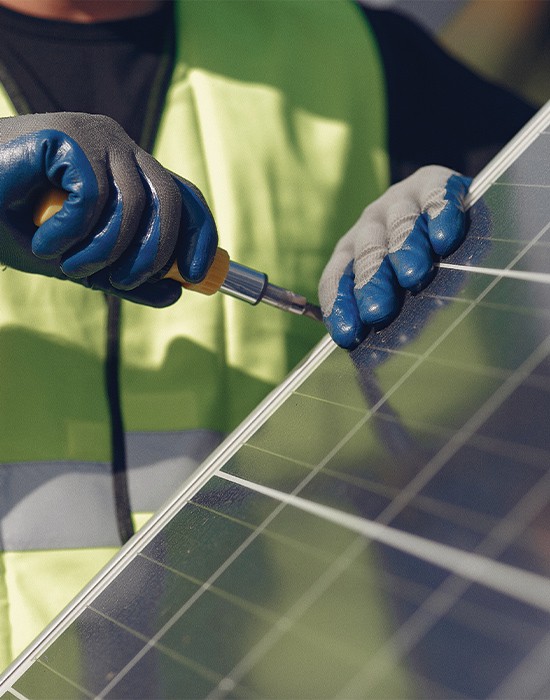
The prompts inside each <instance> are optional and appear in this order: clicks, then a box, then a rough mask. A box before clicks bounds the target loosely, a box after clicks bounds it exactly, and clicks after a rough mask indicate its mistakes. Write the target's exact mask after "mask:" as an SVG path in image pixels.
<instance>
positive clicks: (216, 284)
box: [33, 188, 230, 295]
mask: <svg viewBox="0 0 550 700" xmlns="http://www.w3.org/2000/svg"><path fill="white" fill-rule="evenodd" d="M67 196H68V194H67V192H65V190H62V189H59V188H52V189H51V190H48V191H47V192H46V193H45V194H44V195H43V196H42V197H41V199H40V200H39V202H38V205H37V207H36V209H35V211H34V217H33V221H34V223H35V224H36V225H37V226H41V225H42V224H43V223H44V222H45V221H47V220H48V219H51V217H52V216H53V215H54V214H57V212H58V211H60V209H61V208H62V207H63V204H64V202H65V200H66V199H67ZM229 263H230V260H229V253H228V252H227V251H226V250H224V249H223V248H218V249H217V250H216V254H215V256H214V260H213V261H212V264H211V265H210V267H209V268H208V272H207V273H206V276H205V278H204V279H203V280H201V281H200V282H197V283H196V284H191V283H190V282H187V281H186V280H184V279H183V277H182V276H181V275H180V271H179V269H178V265H177V262H176V261H174V263H173V265H172V267H171V268H170V269H169V270H168V272H167V273H166V274H165V275H164V277H168V278H170V279H172V280H176V282H179V283H180V284H181V286H182V287H185V289H190V290H191V291H193V292H200V293H201V294H206V295H211V294H214V293H215V292H217V291H218V289H219V288H220V287H221V286H222V284H223V283H224V282H225V278H226V277H227V273H228V272H229Z"/></svg>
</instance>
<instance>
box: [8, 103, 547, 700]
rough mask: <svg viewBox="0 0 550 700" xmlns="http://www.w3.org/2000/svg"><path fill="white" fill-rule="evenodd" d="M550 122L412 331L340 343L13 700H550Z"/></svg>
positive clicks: (72, 615) (323, 348)
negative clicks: (347, 345)
mask: <svg viewBox="0 0 550 700" xmlns="http://www.w3.org/2000/svg"><path fill="white" fill-rule="evenodd" d="M549 125H550V106H547V107H546V108H544V109H543V110H541V112H540V113H539V114H538V115H537V116H536V117H535V118H534V119H533V120H532V121H531V122H530V123H529V124H528V125H527V126H526V128H525V129H524V130H523V131H522V132H521V133H520V134H519V135H518V137H517V138H516V139H515V140H514V141H513V142H512V143H511V144H510V145H509V146H508V148H507V149H505V150H504V151H503V153H502V154H501V155H500V156H499V157H497V158H496V159H495V160H494V161H493V162H492V163H491V164H490V165H489V166H488V167H487V168H486V169H485V170H484V171H483V173H482V174H481V175H480V176H479V177H478V178H477V179H476V181H475V183H474V185H473V187H472V191H471V205H472V206H471V209H470V213H471V216H470V219H471V221H470V230H469V235H468V238H467V241H466V242H465V243H464V245H463V246H462V247H461V248H460V250H459V251H457V253H455V254H454V255H453V256H452V257H451V258H449V259H448V260H446V261H445V263H442V264H441V268H442V269H440V271H439V273H438V275H437V277H436V279H435V280H434V282H433V283H432V284H431V285H430V286H429V287H428V288H427V289H426V290H425V291H424V292H422V293H421V294H418V295H416V296H411V297H409V298H408V299H407V300H406V303H405V306H404V309H403V311H402V313H401V315H400V317H399V318H398V319H397V320H396V321H395V322H394V323H393V324H391V326H389V327H388V328H387V329H385V330H383V331H380V332H378V333H375V334H372V335H371V336H370V337H369V338H367V340H366V341H365V342H364V343H363V344H362V345H361V346H360V347H359V348H358V349H357V350H355V351H354V352H352V353H347V352H345V351H343V350H340V349H339V348H336V347H335V346H334V345H333V343H332V342H331V341H330V340H329V339H326V340H324V341H323V342H322V343H321V344H320V345H319V346H318V347H317V348H316V349H315V350H314V352H313V353H312V354H311V356H310V357H309V358H307V359H306V360H305V361H304V363H303V364H302V365H301V366H300V367H299V368H298V369H297V370H296V371H295V372H294V373H293V374H292V375H291V376H290V377H289V378H288V380H287V381H286V382H284V384H283V385H281V387H279V389H278V390H276V391H275V392H274V393H272V394H271V395H270V396H269V397H268V399H267V400H266V401H265V402H264V403H262V404H261V405H260V406H259V407H258V409H257V411H256V412H255V413H254V414H253V415H252V416H251V417H250V419H249V420H247V421H246V422H245V423H244V424H243V425H242V426H241V427H240V429H239V430H237V431H236V432H235V433H234V434H233V435H232V436H230V438H229V439H228V440H227V441H226V442H225V443H224V444H223V445H222V446H221V447H220V448H219V449H218V450H217V451H216V453H214V454H213V455H212V457H211V459H209V460H208V461H207V462H206V463H205V464H204V465H203V468H202V469H201V470H200V473H199V474H198V475H197V476H196V477H195V478H194V479H192V480H191V481H190V482H189V483H188V484H187V485H186V486H185V487H184V489H183V490H182V492H181V493H180V494H179V495H178V496H177V497H176V498H175V499H174V500H173V501H172V502H171V503H170V504H168V506H167V507H166V508H165V509H164V510H163V512H161V513H160V514H159V515H158V516H157V517H156V518H155V519H154V520H153V521H151V523H150V524H149V525H148V526H146V528H145V529H144V530H143V531H142V532H141V533H140V534H138V535H137V536H136V537H135V538H133V539H132V540H131V541H130V543H129V544H128V545H127V546H126V547H125V548H124V550H123V551H122V552H121V554H120V555H119V556H118V557H117V558H116V559H115V560H114V561H113V563H112V564H111V565H110V566H109V567H108V568H107V569H106V570H105V571H104V572H102V574H101V575H100V576H99V577H98V578H97V579H96V580H95V581H94V582H93V583H92V584H91V585H90V586H89V587H88V588H87V589H86V591H84V592H83V594H82V595H81V596H80V597H79V598H78V599H77V600H76V601H75V602H74V604H73V605H72V606H70V607H69V608H68V609H67V610H66V611H65V612H64V613H63V614H62V615H61V616H60V617H59V618H58V619H57V620H56V621H55V622H54V623H53V624H52V625H51V626H50V628H49V629H48V630H46V632H45V633H44V634H43V635H42V637H41V638H40V639H39V640H38V641H37V642H36V643H35V644H34V645H33V646H32V647H30V648H29V649H28V650H27V652H26V653H24V654H23V655H22V656H21V657H20V658H19V659H18V660H17V661H16V662H15V663H14V664H13V665H12V667H11V668H10V669H9V670H8V672H7V673H6V674H5V675H4V676H3V678H2V680H1V683H0V697H2V698H10V699H12V698H19V699H20V700H21V699H22V698H29V699H30V698H65V697H67V698H80V697H82V698H89V697H97V698H151V697H159V698H160V697H162V698H170V697H178V698H181V697H192V698H198V697H207V698H226V697H227V698H269V697H273V698H284V697H288V698H296V697H308V698H313V697H315V698H322V697H331V698H355V697H357V698H367V697H375V698H394V697H409V698H410V697H419V698H427V697H434V698H441V697H445V698H464V697H476V698H477V697H498V698H502V697H522V698H543V697H548V696H549V695H550V665H549V664H548V657H549V653H550V547H549V542H550V507H549V503H550V470H549V468H548V466H549V463H550V462H549V457H550V431H549V430H548V417H547V416H548V412H549V409H550V360H549V354H550V304H549V301H550V285H549V283H550V272H549V267H550V266H549V261H550V197H549V196H548V195H549V193H550V190H549V188H550V128H549Z"/></svg>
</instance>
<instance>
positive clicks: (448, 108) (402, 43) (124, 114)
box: [0, 2, 535, 182]
mask: <svg viewBox="0 0 550 700" xmlns="http://www.w3.org/2000/svg"><path fill="white" fill-rule="evenodd" d="M360 7H361V9H362V11H363V12H364V14H365V16H366V18H367V20H368V21H369V22H370V24H371V27H372V29H373V31H374V34H375V36H376V39H377V41H378V44H379V49H380V55H381V59H382V62H383V66H384V70H385V75H386V93H387V99H388V122H389V153H390V162H391V171H392V180H393V181H394V182H395V181H397V180H400V179H402V178H403V177H405V176H406V175H409V174H410V173H412V172H414V170H416V169H417V168H418V167H420V166H422V165H429V164H432V163H437V164H440V165H445V166H447V167H450V168H454V169H455V170H458V171H460V172H462V173H465V174H468V175H475V174H476V173H477V172H478V171H479V170H480V169H481V167H482V166H483V165H485V163H486V162H487V161H488V160H489V158H490V157H492V156H493V155H494V154H495V153H496V152H497V151H498V150H499V149H500V148H501V147H502V146H503V145H504V144H505V143H506V142H507V141H508V140H509V139H510V138H511V137H512V136H514V134H515V133H516V132H517V131H518V130H519V129H520V128H521V127H522V126H523V125H524V124H525V122H526V121H528V119H529V118H530V117H531V116H532V115H533V114H534V112H535V110H534V108H533V107H531V106H529V105H527V104H526V103H525V102H523V101H522V100H521V99H519V98H518V97H516V96H514V95H512V94H511V93H509V92H507V91H506V90H504V89H501V88H499V87H497V86H495V85H493V84H491V83H489V82H487V81H486V80H483V79H481V78H480V77H478V76H477V75H475V74H474V73H472V72H471V71H470V70H468V69H467V68H465V67H464V66H463V65H462V64H460V63H458V62H457V61H455V60H454V59H452V58H451V57H450V56H449V55H447V54H446V53H445V52H444V51H443V50H442V49H441V48H440V47H439V46H438V45H437V44H436V42H435V41H434V40H433V39H432V37H431V36H429V35H428V34H427V33H426V32H424V31H423V30H422V29H420V28H419V27H418V26H416V25H415V24H414V23H413V22H412V21H411V20H409V19H406V18H405V17H403V16H401V15H398V14H396V13H393V12H390V11H383V10H373V9H370V8H365V7H363V6H360ZM172 12H173V6H172V3H171V2H164V3H162V5H161V7H160V9H159V10H157V11H156V12H154V13H153V14H151V15H148V16H145V17H138V18H133V19H127V20H119V21H114V22H105V23H99V24H91V25H90V24H73V23H69V22H58V21H51V20H44V19H37V18H34V17H29V16H26V15H21V14H19V13H16V12H12V11H10V10H7V9H5V8H2V7H0V62H2V63H3V64H4V71H3V73H4V75H3V76H2V75H0V78H2V79H3V82H4V84H5V86H6V88H7V89H8V92H9V93H10V96H12V99H13V100H14V102H15V104H16V107H17V108H18V109H19V111H27V112H29V111H32V112H48V111H80V112H88V113H100V114H106V115H108V116H110V117H113V118H114V119H116V121H118V122H119V123H120V124H122V126H123V127H124V129H125V130H126V131H127V132H128V133H129V134H130V136H132V138H133V139H134V140H135V141H137V142H138V143H140V144H141V145H142V146H143V147H144V148H146V149H147V150H151V148H152V143H153V142H152V135H153V132H154V129H155V128H156V125H157V120H158V116H159V114H160V110H161V107H162V98H163V94H164V91H165V90H166V87H167V84H168V79H169V76H170V69H171V61H172V56H171V54H172V52H173V36H172V32H173V22H172ZM319 70H322V67H321V66H320V67H319ZM365 89H367V90H368V86H365ZM151 93H153V94H152V97H151Z"/></svg>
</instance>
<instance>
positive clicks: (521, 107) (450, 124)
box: [361, 6, 536, 182]
mask: <svg viewBox="0 0 550 700" xmlns="http://www.w3.org/2000/svg"><path fill="white" fill-rule="evenodd" d="M361 9H362V11H363V12H364V14H365V16H366V18H367V20H368V22H369V23H370V25H371V27H372V29H373V31H374V34H375V36H376V39H377V42H378V46H379V50H380V55H381V58H382V63H383V66H384V70H385V76H386V95H387V101H388V126H389V153H390V161H391V173H392V180H393V181H394V182H395V181H397V180H401V179H403V177H406V176H407V175H409V174H411V173H412V172H414V171H415V170H416V169H417V168H419V167H421V166H423V165H430V164H439V165H445V166H447V167H449V168H453V169H455V170H458V171H459V172H462V173H464V174H466V175H470V176H473V175H476V174H477V172H479V170H480V169H481V168H482V167H483V166H484V165H485V164H486V163H487V162H488V161H489V160H490V158H492V157H493V156H494V155H495V154H496V153H497V152H498V151H499V150H500V149H501V148H502V147H503V146H504V145H505V144H506V143H507V142H508V141H509V140H510V139H511V138H512V137H513V136H514V135H515V134H516V133H517V132H518V131H519V130H520V129H521V127H522V126H523V125H524V124H525V123H526V122H527V121H528V120H529V119H530V118H531V117H532V116H533V114H534V113H535V111H536V110H535V108H534V107H533V106H531V105H529V104H527V103H526V102H524V101H523V100H522V99H520V98H519V97H517V96H515V95H513V94H512V93H510V92H508V91H507V90H505V89H503V88H501V87H499V86H497V85H494V84H492V83H490V82H488V81H486V80H484V79H482V78H481V77H479V76H478V75H476V74H475V73H473V72H472V71H471V70H469V69H468V68H466V67H465V66H464V65H463V64H461V63H459V62H458V61H457V60H455V59H453V58H452V57H451V56H449V55H448V54H447V53H446V52H445V51H444V50H443V49H442V48H441V47H440V46H439V45H438V44H437V43H436V42H435V41H434V39H432V37H431V36H430V35H428V34H427V33H426V32H425V31H424V30H423V29H421V28H420V27H419V26H417V25H416V24H415V23H414V22H413V21H412V20H409V19H407V18H405V17H403V16H401V15H399V14H397V13H395V12H391V11H387V10H373V9H372V8H366V7H364V6H361Z"/></svg>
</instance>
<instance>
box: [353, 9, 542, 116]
mask: <svg viewBox="0 0 550 700" xmlns="http://www.w3.org/2000/svg"><path fill="white" fill-rule="evenodd" d="M363 2H364V4H366V5H369V6H372V7H380V8H386V9H393V10H396V11H398V12H401V13H402V14H405V15H408V16H409V17H412V18H413V19H415V20H416V21H417V22H418V23H419V24H421V25H423V26H424V27H425V28H426V29H427V30H428V31H430V32H431V33H433V34H434V35H435V36H436V37H437V38H438V40H439V42H440V43H441V44H442V45H443V47H444V48H445V49H446V50H447V51H448V52H449V53H451V54H453V55H454V56H456V57H457V58H459V59H460V60H461V61H462V62H463V63H465V64H466V65H468V66H470V67H471V68H472V69H474V70H475V71H476V72H478V73H480V74H482V75H484V76H485V77H487V78H489V79H491V80H493V81H494V82H498V83H500V84H502V85H504V86H506V87H507V88H508V89H510V90H513V91H514V92H516V93H517V94H519V95H521V96H522V97H524V98H525V99H527V100H528V101H529V102H531V103H532V104H534V105H535V106H537V105H538V106H540V105H542V104H544V103H545V102H546V101H547V100H548V99H550V31H549V29H550V2H549V0H363Z"/></svg>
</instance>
